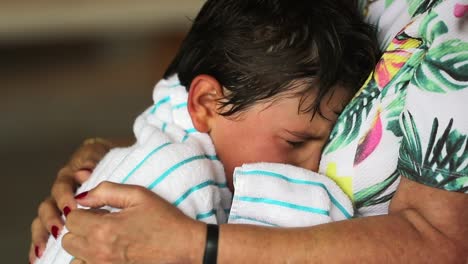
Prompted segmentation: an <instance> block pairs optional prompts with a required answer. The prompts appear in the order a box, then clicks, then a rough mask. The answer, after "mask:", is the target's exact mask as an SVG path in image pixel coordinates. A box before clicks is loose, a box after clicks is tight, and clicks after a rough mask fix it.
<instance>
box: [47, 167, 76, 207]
mask: <svg viewBox="0 0 468 264" xmlns="http://www.w3.org/2000/svg"><path fill="white" fill-rule="evenodd" d="M74 173H75V172H74V171H72V170H71V169H70V167H64V168H62V169H61V170H60V171H59V173H58V175H57V178H56V180H55V182H54V184H53V185H52V191H51V194H52V199H53V200H54V201H55V203H56V207H58V210H60V211H62V212H63V213H64V214H68V212H69V211H70V210H72V209H75V208H76V201H75V199H74V196H75V190H76V188H77V187H78V183H77V182H76V181H75V177H74Z"/></svg>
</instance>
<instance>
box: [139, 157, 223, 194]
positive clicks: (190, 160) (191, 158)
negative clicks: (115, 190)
mask: <svg viewBox="0 0 468 264" xmlns="http://www.w3.org/2000/svg"><path fill="white" fill-rule="evenodd" d="M202 159H210V160H218V157H216V156H209V155H199V156H194V157H190V158H188V159H185V160H183V161H181V162H179V163H177V164H175V165H173V166H172V167H170V168H169V169H167V170H166V171H165V172H164V173H163V174H161V176H159V177H158V178H157V179H156V180H155V181H153V182H152V183H151V184H150V185H149V186H148V189H150V190H151V189H153V188H154V187H156V186H157V185H158V184H159V183H161V182H162V181H163V180H164V179H165V178H166V177H167V176H169V174H171V173H172V172H173V171H175V170H176V169H178V168H179V167H181V166H183V165H185V164H187V163H190V162H192V161H195V160H202Z"/></svg>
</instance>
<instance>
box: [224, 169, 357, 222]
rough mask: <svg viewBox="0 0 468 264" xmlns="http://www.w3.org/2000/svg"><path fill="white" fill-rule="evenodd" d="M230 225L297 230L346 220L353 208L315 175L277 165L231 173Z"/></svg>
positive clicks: (330, 184)
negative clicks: (232, 179)
mask: <svg viewBox="0 0 468 264" xmlns="http://www.w3.org/2000/svg"><path fill="white" fill-rule="evenodd" d="M234 189H235V191H234V198H233V202H232V206H231V212H230V215H229V220H228V222H229V223H244V224H256V225H266V226H282V227H299V226H312V225H317V224H324V223H328V222H332V221H339V220H345V219H349V218H351V217H352V216H353V206H352V203H351V201H350V199H349V198H348V196H346V194H345V193H344V192H343V191H342V190H341V189H340V187H338V185H336V184H335V182H333V180H331V179H329V178H328V177H326V176H323V175H320V174H318V173H315V172H312V171H309V170H306V169H303V168H298V167H294V166H291V165H286V164H278V163H256V164H247V165H243V166H242V167H240V168H236V169H235V171H234Z"/></svg>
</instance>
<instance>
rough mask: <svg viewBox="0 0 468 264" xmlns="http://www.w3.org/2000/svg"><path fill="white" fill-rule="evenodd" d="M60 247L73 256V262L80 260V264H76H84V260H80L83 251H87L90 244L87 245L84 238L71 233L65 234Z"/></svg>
mask: <svg viewBox="0 0 468 264" xmlns="http://www.w3.org/2000/svg"><path fill="white" fill-rule="evenodd" d="M62 246H63V248H64V249H65V250H66V251H67V252H68V253H69V254H70V255H72V256H74V260H73V261H75V260H80V261H82V262H77V263H86V262H84V261H83V260H84V259H83V258H82V256H83V251H86V252H87V251H89V248H90V244H89V243H88V241H87V240H86V238H85V237H82V236H79V235H75V234H73V233H71V232H70V233H67V234H65V235H64V236H63V238H62ZM91 246H92V245H91ZM72 263H75V262H72Z"/></svg>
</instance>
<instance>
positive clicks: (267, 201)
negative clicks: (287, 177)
mask: <svg viewBox="0 0 468 264" xmlns="http://www.w3.org/2000/svg"><path fill="white" fill-rule="evenodd" d="M234 200H238V201H242V202H250V203H264V204H272V205H277V206H282V207H286V208H290V209H294V210H298V211H303V212H308V213H314V214H321V215H327V216H328V215H330V213H329V212H328V211H327V210H323V209H319V208H314V207H309V206H303V205H298V204H293V203H288V202H284V201H279V200H274V199H268V198H258V197H249V196H234Z"/></svg>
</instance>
